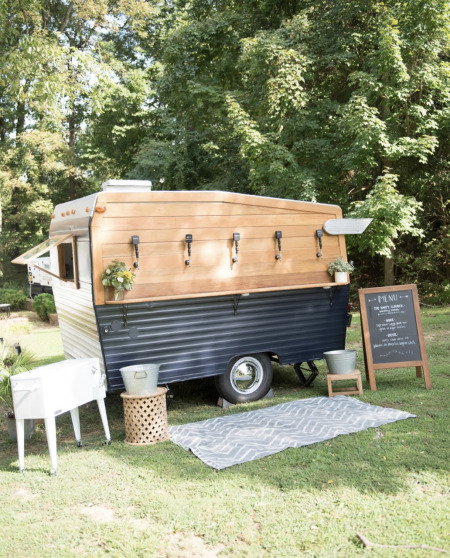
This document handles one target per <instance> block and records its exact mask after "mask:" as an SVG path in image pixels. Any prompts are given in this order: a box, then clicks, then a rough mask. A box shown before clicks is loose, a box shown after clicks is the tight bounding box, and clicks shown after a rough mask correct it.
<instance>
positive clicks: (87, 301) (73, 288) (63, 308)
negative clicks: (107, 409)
mask: <svg viewBox="0 0 450 558" xmlns="http://www.w3.org/2000/svg"><path fill="white" fill-rule="evenodd" d="M80 202H81V203H80ZM69 203H70V206H71V207H73V202H69ZM69 203H67V204H63V205H60V206H58V207H57V208H56V210H58V211H59V212H60V213H62V212H63V210H65V206H69ZM94 204H95V198H94V199H93V197H92V196H89V197H88V198H84V199H82V200H77V205H78V207H80V206H81V207H83V208H84V207H89V209H90V211H89V212H85V214H86V217H85V218H84V219H85V221H84V223H83V224H84V226H85V228H83V226H82V223H81V219H80V220H79V221H78V223H77V227H76V229H74V230H73V232H74V236H73V242H72V239H71V238H69V239H68V240H66V241H65V242H64V244H65V245H67V246H65V248H67V250H64V253H65V257H66V258H67V257H68V256H69V257H70V254H71V250H72V249H73V248H72V247H75V250H76V254H75V256H76V257H75V258H72V259H71V260H68V261H67V262H66V263H67V264H68V265H69V267H72V266H75V267H76V269H75V270H74V271H75V273H74V275H75V278H76V280H74V281H62V280H60V279H57V278H56V277H53V294H54V297H55V305H56V310H57V312H58V320H59V327H60V330H61V338H62V342H63V347H64V356H65V357H66V358H68V359H70V358H90V357H97V358H98V359H99V360H100V366H101V369H102V373H106V370H105V364H104V361H103V354H102V350H101V346H100V341H99V336H98V329H97V322H96V318H95V311H94V303H93V299H92V271H91V247H90V239H89V229H88V227H89V218H90V216H91V215H92V211H93V207H94ZM56 210H55V213H56ZM55 221H56V222H55ZM62 221H63V222H62V223H61V222H60V223H58V222H57V220H56V219H55V220H54V221H53V223H52V225H53V229H54V230H55V229H56V231H58V229H64V228H65V227H64V225H65V224H66V223H67V222H68V221H69V219H67V221H65V222H64V220H63V219H62ZM58 224H59V227H58ZM66 230H68V231H69V232H70V226H69V227H66ZM53 234H58V233H57V232H54V233H53ZM60 254H61V250H60V249H58V248H53V249H52V250H50V258H51V266H52V267H51V272H52V273H53V274H54V275H56V276H58V275H60V271H61V266H60V261H59V255H60Z"/></svg>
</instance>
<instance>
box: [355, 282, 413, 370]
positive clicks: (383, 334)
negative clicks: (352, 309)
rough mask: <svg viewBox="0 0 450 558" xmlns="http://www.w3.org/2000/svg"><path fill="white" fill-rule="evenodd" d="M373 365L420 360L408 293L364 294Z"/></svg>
mask: <svg viewBox="0 0 450 558" xmlns="http://www.w3.org/2000/svg"><path fill="white" fill-rule="evenodd" d="M365 299H366V309H367V317H368V323H369V331H370V342H371V345H372V357H373V362H374V364H386V363H392V362H403V361H415V360H421V354H420V345H419V337H418V333H417V324H416V319H415V313H414V302H413V296H412V292H411V291H405V290H403V291H398V292H395V291H391V292H387V293H379V294H366V295H365Z"/></svg>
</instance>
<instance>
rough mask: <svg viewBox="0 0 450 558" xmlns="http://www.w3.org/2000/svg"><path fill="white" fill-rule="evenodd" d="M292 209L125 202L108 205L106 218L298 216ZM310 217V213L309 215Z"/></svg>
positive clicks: (221, 204) (220, 204)
mask: <svg viewBox="0 0 450 558" xmlns="http://www.w3.org/2000/svg"><path fill="white" fill-rule="evenodd" d="M299 213H302V214H303V213H305V212H298V211H293V210H292V209H278V208H274V207H259V206H256V205H245V204H237V203H211V202H198V203H194V202H185V203H182V202H179V203H174V202H161V203H155V202H140V203H131V202H127V201H126V200H124V201H123V202H121V203H111V202H108V204H107V211H106V214H107V215H106V216H107V217H108V218H110V217H187V216H194V217H195V216H203V215H216V216H223V215H298V214H299ZM307 214H308V215H309V214H310V212H308V213H307Z"/></svg>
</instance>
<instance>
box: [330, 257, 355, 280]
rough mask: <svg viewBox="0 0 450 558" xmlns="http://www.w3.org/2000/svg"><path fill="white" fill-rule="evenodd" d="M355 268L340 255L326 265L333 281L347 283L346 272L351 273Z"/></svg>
mask: <svg viewBox="0 0 450 558" xmlns="http://www.w3.org/2000/svg"><path fill="white" fill-rule="evenodd" d="M354 270H355V266H354V265H353V262H346V261H344V260H343V259H342V256H339V258H336V259H335V260H334V262H331V263H330V264H329V266H328V273H329V274H330V275H331V276H333V275H334V281H335V283H347V282H348V273H352V271H354Z"/></svg>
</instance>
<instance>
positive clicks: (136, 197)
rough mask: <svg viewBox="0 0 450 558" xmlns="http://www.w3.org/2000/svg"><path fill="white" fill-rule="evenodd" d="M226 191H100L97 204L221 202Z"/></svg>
mask: <svg viewBox="0 0 450 558" xmlns="http://www.w3.org/2000/svg"><path fill="white" fill-rule="evenodd" d="M224 194H226V192H219V191H207V190H200V191H187V190H186V191H184V190H178V191H175V192H171V191H162V190H153V191H151V192H100V193H99V195H98V196H97V205H99V204H100V205H103V204H105V203H123V202H124V201H126V202H128V203H129V202H131V203H141V202H175V203H179V202H222V201H223V196H224Z"/></svg>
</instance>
